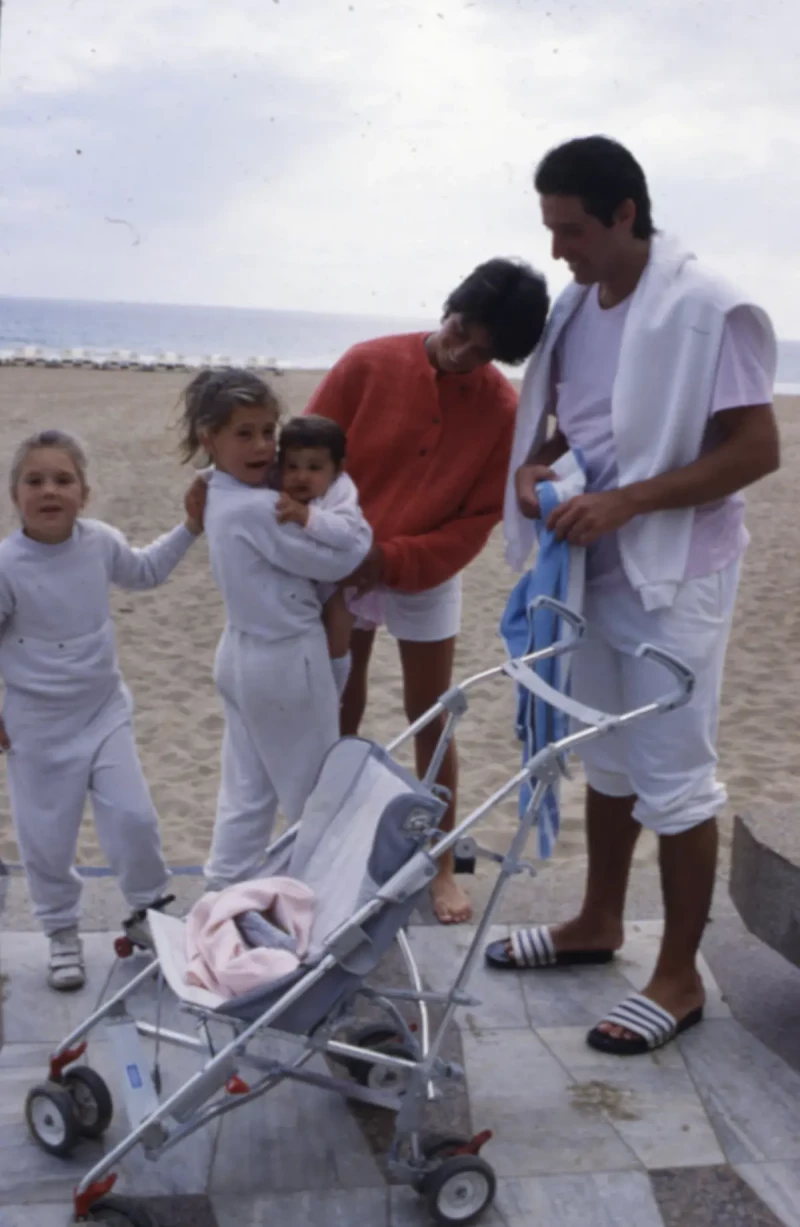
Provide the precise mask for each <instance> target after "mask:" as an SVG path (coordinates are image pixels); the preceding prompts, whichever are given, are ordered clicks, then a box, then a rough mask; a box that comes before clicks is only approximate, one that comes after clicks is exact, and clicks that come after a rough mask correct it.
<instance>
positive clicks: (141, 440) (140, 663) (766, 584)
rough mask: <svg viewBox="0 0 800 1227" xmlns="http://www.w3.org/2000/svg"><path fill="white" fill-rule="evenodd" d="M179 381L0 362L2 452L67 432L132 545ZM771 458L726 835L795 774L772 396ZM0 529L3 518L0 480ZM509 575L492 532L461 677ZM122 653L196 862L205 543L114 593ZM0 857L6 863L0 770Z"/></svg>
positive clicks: (170, 455)
mask: <svg viewBox="0 0 800 1227" xmlns="http://www.w3.org/2000/svg"><path fill="white" fill-rule="evenodd" d="M187 378H188V376H187V375H186V374H185V373H180V372H177V373H139V372H124V371H118V372H107V373H106V372H99V371H91V370H84V371H82V370H43V369H27V368H4V369H2V370H0V389H2V403H3V416H2V421H0V448H2V454H3V456H4V457H5V458H6V461H7V460H8V458H9V457H10V455H11V452H12V451H13V448H14V447H15V445H16V444H17V442H18V441H19V440H20V439H21V438H22V437H23V436H24V435H25V434H27V433H28V432H30V431H32V430H34V429H42V428H45V427H53V426H58V427H62V428H64V429H66V430H70V431H74V432H75V433H77V434H78V435H79V436H80V437H81V438H82V439H83V441H84V442H85V443H86V445H87V447H88V449H89V452H90V457H91V472H90V481H91V485H92V501H91V510H90V514H93V515H95V516H96V517H98V518H100V519H103V520H107V521H108V522H109V523H111V524H114V525H116V526H117V527H119V528H120V529H122V531H123V532H125V533H126V534H127V536H128V537H129V539H130V541H131V542H132V543H133V544H135V545H141V544H146V543H147V542H149V541H151V540H152V539H153V538H154V537H155V536H157V535H158V534H159V533H161V532H163V531H165V530H166V529H168V528H170V527H171V526H172V525H173V524H174V523H175V522H176V521H177V520H178V519H179V518H180V517H181V499H182V495H183V490H184V487H185V486H186V484H187V483H188V481H189V479H190V476H191V474H190V472H189V471H187V469H186V468H184V467H182V466H181V465H180V463H179V460H178V456H177V451H176V432H175V430H174V422H175V418H176V402H177V397H178V394H179V391H180V389H181V388H182V386H183V385H184V383H185V382H186V381H187ZM319 378H320V375H319V374H318V373H304V372H296V373H291V374H285V375H282V376H280V377H276V379H275V386H276V388H277V390H278V392H279V394H280V396H281V399H282V401H283V404H284V407H285V411H286V413H287V414H289V415H291V414H294V413H299V412H300V411H301V410H302V409H303V408H304V406H305V404H306V402H307V399H308V397H309V395H310V393H311V391H312V389H313V388H314V387H315V386H316V383H317V382H318V380H319ZM778 410H779V416H780V423H781V429H782V438H783V467H782V469H781V471H780V472H779V473H778V474H777V475H776V476H774V477H772V478H770V479H769V480H767V481H765V482H763V483H761V484H760V485H759V486H758V487H757V488H755V489H754V490H753V491H751V493H750V495H749V520H748V522H749V527H750V531H751V533H752V537H753V541H752V545H751V547H750V551H749V553H748V556H747V561H746V565H745V570H744V578H743V583H742V588H741V592H740V599H739V605H738V612H737V617H736V623H735V628H734V633H733V639H732V644H731V649H730V653H729V658H728V669H727V674H726V678H725V687H724V696H723V705H722V729H721V738H720V753H721V760H722V761H721V775H722V778H723V779H724V780H725V782H726V783H727V785H728V788H729V792H730V804H729V807H728V812H727V815H726V818H725V822H724V823H723V827H724V840H725V842H726V843H727V841H728V839H729V828H730V817H731V815H732V814H733V812H735V811H736V810H746V809H748V808H753V807H757V806H761V805H773V804H774V805H779V806H780V805H789V804H791V803H793V802H794V800H795V796H796V789H797V782H798V780H800V739H798V737H797V733H796V727H795V720H794V718H793V716H792V714H791V712H792V707H791V704H792V703H793V700H792V698H791V696H792V695H793V694H796V692H797V690H798V686H799V685H800V654H798V652H797V651H796V646H795V645H796V644H797V643H798V642H800V603H798V601H797V598H796V566H797V558H798V556H800V520H799V519H798V517H797V515H796V513H793V512H792V510H791V508H792V503H793V502H794V501H795V500H796V494H795V487H794V473H795V472H797V471H798V469H800V398H783V399H781V400H780V401H779V403H778ZM3 482H4V485H3V495H2V500H0V507H1V510H0V531H2V533H3V534H4V535H5V534H6V533H7V532H9V531H10V530H11V529H12V527H13V526H14V516H13V511H12V508H11V505H10V502H9V499H8V496H7V491H6V485H5V482H6V478H5V476H4V478H3ZM512 581H513V576H512V575H511V573H510V571H509V570H508V568H507V566H506V564H505V562H504V561H503V557H502V549H501V541H500V536H499V532H498V533H495V536H494V537H493V539H492V541H491V542H490V544H489V546H488V548H487V549H486V550H485V551H484V553H483V554H482V555H481V557H480V558H479V559H478V560H477V561H476V562H475V563H474V564H473V565H472V566H471V567H470V568H469V569H468V571H467V573H466V584H465V609H464V630H463V633H462V636H461V639H460V643H459V652H458V663H457V672H458V674H459V675H460V676H465V675H468V674H470V673H473V672H476V671H478V670H480V669H482V668H485V667H487V666H488V665H490V664H492V663H497V662H499V661H501V660H502V657H503V652H502V647H501V644H500V641H499V639H498V636H497V625H498V621H499V618H500V614H501V612H502V609H503V606H504V603H505V599H506V596H507V593H508V591H509V589H510V587H511V584H512ZM113 608H114V614H115V619H116V625H117V634H118V642H119V654H120V659H121V662H122V668H123V672H124V675H125V678H126V681H127V683H128V685H129V687H130V689H131V690H132V692H133V695H134V698H135V702H136V730H137V735H138V741H139V746H140V750H141V756H142V761H143V764H144V769H145V772H146V775H147V778H148V780H149V782H150V786H151V789H152V792H153V797H154V799H155V802H156V805H157V807H158V810H159V813H160V815H161V822H162V833H163V840H164V845H165V849H166V854H167V857H168V859H169V861H170V862H171V863H172V864H173V865H197V864H199V863H202V861H203V859H204V857H205V854H206V851H207V848H208V844H209V839H210V834H211V828H212V823H213V816H214V805H215V797H216V789H217V779H218V763H219V747H220V738H221V732H222V718H221V714H220V706H219V703H218V700H217V696H216V693H215V690H214V685H213V682H212V677H211V669H212V662H213V655H214V649H215V646H216V643H217V639H218V637H219V634H220V631H221V628H222V624H223V610H222V603H221V601H220V598H219V595H218V593H217V591H216V589H215V587H214V585H213V582H212V580H211V576H210V573H209V569H208V555H207V550H206V546H205V542H204V541H201V542H200V543H199V544H198V545H196V546H195V547H194V548H193V550H192V551H191V553H190V555H189V557H188V559H187V560H186V561H185V563H184V564H182V566H181V567H180V568H179V569H178V571H177V572H176V573H175V575H174V577H173V578H172V579H171V580H170V582H169V583H168V584H167V585H166V586H165V587H163V588H161V589H159V590H156V591H155V592H152V593H124V592H115V594H114V597H113ZM512 711H513V696H512V693H511V688H510V684H508V683H505V684H504V683H495V684H494V685H492V686H490V685H487V686H485V687H484V688H482V689H481V690H480V691H478V692H477V693H475V696H474V699H473V704H472V711H471V713H470V715H469V716H468V717H467V720H466V721H465V724H464V726H463V733H462V735H461V738H460V743H459V744H460V752H461V812H462V813H466V812H467V810H468V808H470V807H472V806H474V805H476V804H477V803H478V802H480V801H481V800H483V799H484V798H485V797H486V796H487V795H488V794H489V793H490V792H491V791H492V790H493V789H495V788H496V787H497V786H499V785H500V784H501V783H502V782H503V781H504V780H505V779H506V778H507V777H508V776H509V775H510V774H511V773H512V772H513V771H514V770H515V769H516V767H517V765H518V762H519V750H518V746H517V743H516V742H515V740H514V736H513V729H512ZM404 723H405V720H404V715H403V711H402V703H401V690H400V673H399V666H398V662H397V658H396V652H395V646H394V643H393V642H392V641H391V640H390V639H389V638H388V637H386V636H381V637H380V639H379V643H378V645H377V649H376V656H375V661H374V667H373V673H372V689H371V695H370V705H369V711H368V720H367V724H366V726H365V729H364V731H365V733H366V734H367V735H369V736H372V737H374V738H376V739H377V740H378V741H381V742H384V741H387V740H388V739H389V738H390V737H392V736H393V735H394V734H395V733H396V732H398V731H400V730H401V729H402V728H403V726H404ZM581 790H582V786H581V781H580V778H579V773H578V772H577V771H576V773H575V778H574V779H573V780H572V781H570V782H569V783H568V784H567V786H566V789H565V793H564V805H563V833H562V838H561V841H560V844H559V847H558V851H557V856H558V858H561V859H562V860H563V859H574V858H576V857H580V856H581V855H582V854H583V850H584V848H583V834H582V817H581V805H582V802H581ZM514 821H515V806H514V804H513V803H509V804H507V805H506V806H505V807H504V808H502V809H500V810H498V811H496V812H495V814H494V816H493V817H492V819H491V820H490V821H489V822H488V823H487V828H486V829H487V836H488V839H489V842H491V843H492V844H494V845H495V846H497V847H502V846H504V845H505V843H506V842H507V837H508V835H509V833H510V831H511V829H512V827H513V824H514ZM654 854H655V844H654V841H653V840H652V839H650V838H647V839H643V840H642V841H641V843H640V847H639V850H638V853H637V857H638V859H639V861H651V860H652V859H653V858H654ZM0 858H2V859H3V860H6V861H10V862H14V861H16V860H17V859H18V857H17V850H16V846H15V843H14V837H13V833H12V830H11V822H10V816H9V809H8V798H7V794H6V788H5V773H4V772H2V773H0ZM79 859H80V862H81V863H83V864H102V863H103V858H102V854H101V852H100V849H99V847H98V844H97V840H96V837H95V834H94V830H93V827H92V824H91V822H89V821H87V822H85V824H84V829H83V833H82V838H81V843H80V854H79Z"/></svg>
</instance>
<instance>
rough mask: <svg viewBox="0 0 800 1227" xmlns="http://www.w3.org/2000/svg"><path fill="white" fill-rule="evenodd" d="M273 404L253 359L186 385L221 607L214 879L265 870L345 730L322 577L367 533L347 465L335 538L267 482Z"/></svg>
mask: <svg viewBox="0 0 800 1227" xmlns="http://www.w3.org/2000/svg"><path fill="white" fill-rule="evenodd" d="M278 416H279V407H278V403H277V400H276V398H275V397H274V395H273V393H272V391H271V390H270V389H269V388H268V387H267V385H266V384H265V383H264V382H263V380H261V379H259V378H258V377H257V376H255V375H253V374H251V373H250V372H247V371H237V370H226V371H218V372H211V371H203V372H201V373H200V374H199V375H198V376H197V377H196V378H195V379H194V380H193V381H192V383H191V384H190V385H189V387H188V388H187V389H186V392H185V410H184V440H183V443H184V454H185V455H186V457H187V458H191V457H192V456H193V455H194V454H195V453H196V452H197V451H198V450H200V449H201V448H202V449H203V450H205V451H206V452H207V454H208V455H209V456H210V457H211V459H212V460H213V462H214V465H215V469H214V472H213V474H212V475H211V478H210V481H209V488H208V501H207V504H206V511H205V527H206V533H207V536H208V544H209V551H210V554H211V569H212V572H213V575H214V578H215V580H216V582H217V585H218V587H219V588H220V591H221V592H222V595H223V598H224V600H225V609H226V615H227V621H226V626H225V630H224V632H223V635H222V638H221V640H220V643H219V647H218V648H217V655H216V660H215V667H214V678H215V681H216V684H217V689H218V690H219V693H220V696H221V698H222V702H223V707H224V711H225V735H224V740H223V747H222V780H221V784H220V791H219V798H218V802H217V816H216V822H215V827H214V837H213V842H212V848H211V854H210V857H209V861H208V864H207V866H206V876H207V880H208V884H209V887H210V888H211V889H221V888H222V887H224V886H227V885H230V884H231V883H233V882H239V881H245V880H247V879H249V878H254V877H258V875H259V872H260V870H261V869H262V867H263V864H264V859H265V853H266V849H267V846H268V844H269V840H270V835H271V832H272V826H273V823H274V819H275V814H276V812H277V809H278V806H279V805H280V807H281V809H282V810H283V812H284V814H285V815H286V817H287V818H288V819H289V820H290V821H291V822H294V821H297V820H298V819H299V818H300V816H301V813H302V809H303V806H304V804H305V801H306V798H307V797H308V794H309V793H310V791H311V788H312V787H313V784H314V780H315V779H316V775H317V772H318V771H319V768H320V765H321V763H322V759H323V757H324V755H325V753H326V752H327V750H328V749H329V748H330V746H331V745H332V744H333V743H334V741H335V740H336V738H337V737H338V735H339V728H338V700H337V693H336V685H335V682H334V676H333V671H332V668H331V659H330V655H329V653H328V645H327V640H326V636H325V629H324V627H323V623H322V606H323V602H324V599H325V593H324V591H321V590H320V589H321V586H322V585H332V584H336V583H337V582H339V581H340V580H342V579H344V578H346V577H347V576H348V575H350V574H351V573H352V572H353V571H354V570H355V569H356V568H357V567H358V566H359V565H360V563H361V562H362V561H363V559H364V558H365V556H366V554H367V552H368V550H369V548H370V545H371V543H372V532H371V530H370V528H369V526H368V525H367V523H366V521H365V520H364V518H363V516H362V515H361V513H360V510H358V505H357V500H356V499H355V494H354V487H352V483H351V482H350V480H349V478H345V476H344V475H342V476H341V477H339V478H338V481H337V483H336V484H337V485H338V482H342V486H341V487H340V491H342V492H343V493H344V494H345V495H346V496H347V497H346V498H345V499H344V500H343V501H345V502H346V503H347V506H348V511H347V514H348V515H349V517H350V518H349V525H350V530H349V532H348V534H347V537H346V539H342V540H340V541H339V548H337V547H336V546H334V545H331V544H328V543H327V542H326V541H324V540H322V539H319V538H318V537H317V536H316V535H315V532H314V528H313V519H314V514H313V513H311V514H310V517H309V521H308V523H307V524H301V523H300V522H298V518H297V516H298V513H296V511H295V509H294V506H293V504H294V503H299V500H297V499H292V497H291V495H290V494H289V492H288V491H287V492H285V494H284V495H281V494H279V493H278V492H277V491H275V490H273V489H270V488H269V486H268V484H267V483H268V482H269V481H270V479H271V476H272V473H273V468H274V461H275V437H276V432H277V422H278ZM334 501H338V492H337V495H336V496H335V497H334ZM300 518H302V516H301V517H300ZM282 520H283V521H284V522H281V521H282ZM328 527H330V525H329V524H328ZM321 535H322V536H324V527H323V529H322V534H321Z"/></svg>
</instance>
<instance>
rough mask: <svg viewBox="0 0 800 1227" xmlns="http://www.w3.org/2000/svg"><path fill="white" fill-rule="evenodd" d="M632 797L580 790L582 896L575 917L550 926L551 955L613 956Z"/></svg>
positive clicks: (628, 855) (631, 845)
mask: <svg viewBox="0 0 800 1227" xmlns="http://www.w3.org/2000/svg"><path fill="white" fill-rule="evenodd" d="M635 800H636V798H635V797H609V796H605V795H604V794H603V793H600V792H596V791H595V789H594V788H592V787H591V786H589V787H587V789H586V850H587V859H588V865H587V871H586V890H585V893H584V897H583V903H582V905H581V909H580V911H579V913H578V915H577V916H576V917H575V918H574V919H573V920H568V921H567V922H566V924H562V925H555V926H554V927H553V928H552V929H551V931H550V932H551V936H552V938H553V944H554V946H555V948H556V950H619V949H620V947H621V946H622V942H623V939H624V932H623V917H624V914H625V896H626V894H627V890H628V878H629V876H630V870H631V863H632V861H633V852H634V849H635V847H636V841H637V839H638V838H639V832H640V831H641V829H642V828H641V826H640V825H639V823H638V822H636V821H635V819H634V817H633V805H634V801H635Z"/></svg>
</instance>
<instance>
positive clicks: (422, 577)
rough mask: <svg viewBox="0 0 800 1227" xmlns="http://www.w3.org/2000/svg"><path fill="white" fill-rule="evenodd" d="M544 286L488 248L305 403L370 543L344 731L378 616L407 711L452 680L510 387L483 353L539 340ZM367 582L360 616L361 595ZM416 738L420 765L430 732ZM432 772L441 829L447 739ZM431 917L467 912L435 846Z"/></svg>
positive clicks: (500, 461) (415, 713) (503, 445)
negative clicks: (446, 291)
mask: <svg viewBox="0 0 800 1227" xmlns="http://www.w3.org/2000/svg"><path fill="white" fill-rule="evenodd" d="M548 306H549V303H548V296H547V287H546V284H545V281H544V278H542V277H541V276H540V275H539V274H537V273H535V272H533V270H532V269H530V268H529V267H528V266H527V265H525V264H522V263H518V262H514V261H510V260H501V259H495V260H489V261H488V262H487V263H485V264H482V265H480V266H479V267H478V268H476V269H475V271H474V272H473V273H471V274H470V276H469V277H467V279H466V280H465V281H464V282H462V284H461V285H460V286H459V287H458V289H456V290H454V291H453V293H452V294H451V295H450V297H449V298H448V300H447V302H446V303H445V307H444V313H443V321H442V325H441V327H440V328H439V330H438V331H437V332H434V333H431V334H430V335H426V334H425V333H411V334H406V335H401V336H390V337H380V338H378V339H377V340H374V341H367V342H365V343H364V344H361V345H356V346H354V347H353V348H352V349H351V350H349V351H348V352H347V353H346V354H345V355H344V357H342V358H341V359H340V361H339V362H337V364H336V365H335V366H334V367H333V368H332V370H331V371H330V372H329V374H328V375H327V376H326V378H325V379H324V380H323V381H322V383H321V384H320V386H319V388H318V389H317V391H316V393H315V394H314V396H313V397H312V399H311V402H310V404H309V406H308V410H307V412H309V413H314V414H319V415H320V416H322V417H327V418H332V419H333V420H334V421H336V422H338V423H339V425H340V426H342V428H343V429H344V430H345V432H346V434H347V470H348V473H349V474H350V476H351V477H352V479H353V481H354V482H355V483H356V486H357V487H358V491H359V496H360V499H361V505H362V508H363V510H364V514H365V515H366V517H367V519H368V521H369V522H370V524H371V526H372V529H373V532H374V545H373V547H372V549H371V550H370V553H369V555H368V556H367V558H366V560H365V561H364V563H363V564H362V566H361V567H359V568H358V570H357V571H356V572H354V574H353V575H352V576H351V577H350V578H349V579H348V580H347V581H346V585H348V586H351V587H354V588H355V589H356V590H357V592H358V594H359V597H360V598H362V599H359V600H357V601H356V602H355V610H356V611H361V615H362V616H360V617H359V618H358V620H357V621H356V624H355V629H354V631H353V638H352V670H351V674H350V678H349V681H348V684H347V687H346V689H345V692H344V696H343V699H342V716H341V729H342V733H343V735H348V734H355V733H357V732H358V728H359V725H360V723H361V720H362V718H363V715H364V709H365V707H366V702H367V673H368V669H369V661H370V656H371V653H372V646H373V643H374V640H375V631H376V629H377V625H378V624H379V623H381V622H383V623H385V625H386V627H387V629H388V631H389V633H390V634H391V635H393V636H394V638H395V639H396V640H397V643H398V648H399V652H400V662H401V666H402V671H403V690H404V699H405V709H406V715H407V717H408V719H409V721H414V720H416V719H417V718H418V717H419V716H420V715H422V713H423V712H425V711H426V710H427V709H428V708H429V707H431V706H432V704H433V703H435V702H436V700H437V699H438V698H439V696H440V695H441V694H442V693H443V692H444V691H445V690H447V689H448V687H449V686H450V685H451V681H452V670H453V658H454V653H455V644H456V637H457V635H458V631H459V629H460V620H461V572H462V570H463V569H464V567H465V566H467V564H468V563H470V562H471V561H472V560H473V558H475V557H476V556H477V555H478V554H479V553H480V551H481V550H482V549H483V547H484V545H485V544H486V541H487V539H488V537H489V534H490V533H491V531H492V529H493V528H494V526H495V525H496V524H497V523H498V522H499V520H500V517H501V514H502V507H503V493H504V487H505V480H506V474H507V471H508V463H509V454H510V449H511V439H512V435H513V430H514V413H515V409H516V403H517V396H516V392H515V391H514V389H513V387H512V386H511V384H510V383H509V382H508V380H507V379H506V378H505V377H504V376H503V375H501V374H500V372H499V371H498V370H496V368H495V367H494V366H493V365H492V363H493V362H495V361H500V362H503V363H506V364H509V365H516V364H518V363H520V362H522V361H524V360H525V359H526V358H527V357H528V356H529V355H530V354H531V353H532V351H533V349H534V348H535V346H536V345H537V343H538V341H539V339H540V337H541V335H542V331H543V329H544V324H545V320H546V318H547V310H548ZM365 594H372V599H371V600H370V602H369V603H370V606H371V610H370V616H369V618H366V617H364V616H363V609H364V600H363V598H364V596H365ZM441 729H442V723H441V721H437V722H433V723H432V724H430V725H429V726H428V728H426V729H425V730H424V731H423V732H422V733H420V734H419V736H418V737H417V738H416V747H415V748H416V762H417V772H418V774H420V775H422V774H424V772H425V770H426V768H427V766H428V763H429V762H430V760H431V757H432V755H433V751H434V748H435V746H436V743H437V741H438V738H439V735H440V733H441ZM438 783H439V784H441V785H443V786H444V787H446V788H448V789H449V790H450V791H451V793H452V801H451V803H450V806H449V808H448V811H447V814H446V816H445V818H444V820H443V822H442V829H443V830H445V831H447V830H452V828H453V825H454V823H455V815H456V785H457V759H456V748H455V744H454V743H452V742H451V744H450V747H449V748H448V751H447V754H446V756H445V758H444V761H443V763H442V766H441V770H440V772H439V776H438ZM431 895H432V902H433V908H434V912H435V914H436V916H437V918H438V919H439V921H441V923H442V924H456V923H459V922H463V921H466V920H469V919H470V917H471V915H472V907H471V904H470V901H469V899H468V898H467V896H466V895H465V893H464V891H463V890H462V889H461V887H460V886H459V885H458V883H457V882H456V880H455V878H454V873H453V858H452V856H447V857H443V858H442V860H441V862H440V870H439V874H438V877H437V878H436V880H435V881H434V883H433V884H432V887H431Z"/></svg>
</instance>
